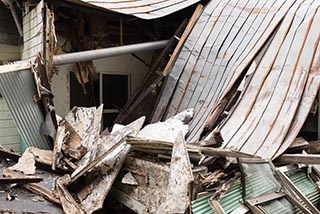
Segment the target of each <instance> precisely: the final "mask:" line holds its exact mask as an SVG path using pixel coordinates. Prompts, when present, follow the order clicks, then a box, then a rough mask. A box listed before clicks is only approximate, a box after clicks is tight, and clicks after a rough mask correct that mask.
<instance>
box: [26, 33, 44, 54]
mask: <svg viewBox="0 0 320 214" xmlns="http://www.w3.org/2000/svg"><path fill="white" fill-rule="evenodd" d="M42 39H43V38H42V36H41V34H39V35H36V36H35V37H33V38H32V39H30V40H28V41H26V42H25V43H24V44H23V51H27V50H30V49H33V48H35V47H37V46H39V44H41V43H42Z"/></svg>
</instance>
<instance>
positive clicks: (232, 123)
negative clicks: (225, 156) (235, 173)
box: [220, 4, 299, 148]
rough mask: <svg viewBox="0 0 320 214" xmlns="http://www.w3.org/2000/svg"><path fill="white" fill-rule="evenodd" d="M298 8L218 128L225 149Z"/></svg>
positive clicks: (288, 16)
mask: <svg viewBox="0 0 320 214" xmlns="http://www.w3.org/2000/svg"><path fill="white" fill-rule="evenodd" d="M298 6H299V4H295V5H294V7H293V8H292V10H291V11H290V12H289V13H288V14H287V15H286V17H285V20H283V22H282V25H281V26H280V28H279V30H278V32H277V34H276V35H275V37H274V39H273V40H272V42H271V44H270V45H269V47H270V48H269V49H268V50H267V52H266V53H265V55H264V57H263V60H262V62H261V63H260V64H259V66H258V68H257V70H258V71H260V70H262V71H264V72H261V71H260V72H256V73H255V74H254V76H253V77H252V80H251V84H250V85H249V86H248V88H247V90H246V91H245V93H244V95H243V97H242V99H241V101H240V102H239V104H238V105H237V107H236V108H235V110H234V112H232V115H231V116H230V117H229V118H228V121H227V122H226V123H225V124H224V125H223V126H222V127H220V128H221V134H222V136H223V139H224V140H225V144H224V146H225V147H228V146H229V145H228V144H229V142H230V141H231V140H232V137H233V136H234V135H235V133H236V132H237V130H238V129H239V128H240V126H241V125H242V123H243V122H244V121H245V120H246V117H247V114H248V113H247V112H249V110H248V109H251V108H252V106H253V104H254V102H255V99H256V97H257V95H258V93H259V89H260V87H261V85H262V83H263V81H264V79H265V78H266V77H267V75H268V73H269V72H270V70H271V68H272V65H273V62H274V61H275V59H276V56H277V55H278V52H279V50H280V47H281V44H282V43H283V41H284V39H285V38H286V36H287V32H288V31H289V28H290V27H289V26H290V24H291V23H292V21H293V19H294V16H295V11H296V9H297V8H298ZM251 91H252V92H254V94H250V93H248V92H251ZM233 142H235V141H233ZM234 146H235V145H234ZM241 146H242V144H238V145H237V146H236V147H237V148H240V147H241Z"/></svg>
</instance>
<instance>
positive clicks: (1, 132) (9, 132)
mask: <svg viewBox="0 0 320 214" xmlns="http://www.w3.org/2000/svg"><path fill="white" fill-rule="evenodd" d="M17 135H19V132H18V130H17V128H16V127H14V128H1V129H0V136H2V137H6V136H17Z"/></svg>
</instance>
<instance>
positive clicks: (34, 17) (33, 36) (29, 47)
mask: <svg viewBox="0 0 320 214" xmlns="http://www.w3.org/2000/svg"><path fill="white" fill-rule="evenodd" d="M42 9H43V1H41V2H40V3H39V4H38V5H37V6H36V7H35V8H34V9H33V10H31V11H30V12H29V13H27V14H26V15H25V16H24V17H23V27H22V28H23V50H22V56H21V58H22V60H26V59H31V58H33V57H35V56H36V54H37V53H38V52H42V50H43V27H44V25H43V23H44V21H43V20H44V18H43V15H42Z"/></svg>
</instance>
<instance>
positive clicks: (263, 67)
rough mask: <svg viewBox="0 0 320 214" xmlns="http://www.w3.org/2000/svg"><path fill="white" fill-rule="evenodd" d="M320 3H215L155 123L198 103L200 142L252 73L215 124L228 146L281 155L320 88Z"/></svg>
mask: <svg viewBox="0 0 320 214" xmlns="http://www.w3.org/2000/svg"><path fill="white" fill-rule="evenodd" d="M318 8H319V1H309V0H305V1H304V0H300V1H283V0H274V1H257V0H247V1H237V0H230V1H227V0H226V1H216V0H213V1H211V2H209V3H208V4H207V6H206V8H205V9H204V11H203V13H202V14H201V16H200V17H199V19H198V21H197V23H196V25H195V26H194V28H193V30H192V31H191V33H190V35H189V36H188V38H187V40H186V42H185V44H184V46H183V47H182V49H181V52H180V54H179V55H178V56H177V59H176V61H175V63H174V64H173V66H172V68H171V70H170V73H169V76H168V78H167V80H166V81H165V84H164V87H163V90H162V93H161V95H160V99H159V102H158V104H157V105H156V107H155V110H154V112H155V113H154V115H153V118H152V122H155V121H158V120H161V119H165V118H168V117H170V116H172V115H174V114H176V113H177V112H181V111H182V110H184V109H186V108H194V109H195V115H194V118H193V120H192V121H191V123H190V131H189V135H188V137H187V141H188V142H197V141H199V139H200V138H201V137H202V135H203V134H204V132H203V131H204V130H205V128H208V127H210V128H209V129H211V128H212V126H213V127H214V125H216V124H215V123H216V122H217V121H218V120H217V118H221V115H222V114H223V113H224V110H225V108H226V106H227V104H228V103H229V101H230V100H231V97H232V96H233V95H234V94H235V93H236V90H237V88H238V86H239V85H240V83H241V81H242V80H243V79H244V77H245V76H246V75H247V74H249V73H250V72H251V74H252V77H251V78H248V81H247V83H246V85H245V89H244V90H243V91H242V95H241V96H240V99H239V101H238V102H237V103H236V104H235V106H234V107H233V108H232V109H231V111H230V112H228V117H227V119H226V120H225V121H223V123H221V125H220V126H218V127H217V128H216V129H217V130H221V134H222V138H223V139H224V141H225V143H224V145H223V146H224V147H225V148H233V149H237V150H239V151H242V152H245V153H249V154H254V155H258V156H261V157H263V158H275V157H277V156H278V155H280V154H281V153H282V152H283V151H284V150H285V149H286V148H287V147H288V146H289V145H290V144H291V143H292V141H293V140H294V138H295V137H296V136H297V134H298V132H299V131H300V129H301V127H302V125H303V123H304V121H305V119H306V117H307V115H308V112H309V110H310V108H311V105H312V103H313V100H314V99H315V96H316V94H317V91H318V89H319V84H320V81H319V76H320V69H319V59H320V57H319V56H320V55H319V54H320V53H319V51H320V48H318V45H319V28H317V24H316V23H317V22H318V21H319V20H320V16H319V11H318ZM216 112H218V113H216ZM215 119H216V120H215ZM212 121H214V122H212ZM211 136H212V134H210V135H209V136H208V137H207V139H206V140H210V138H211Z"/></svg>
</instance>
